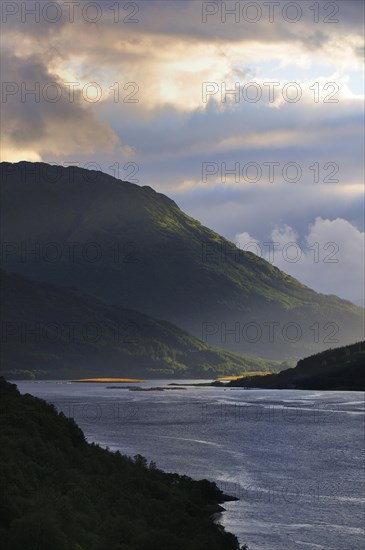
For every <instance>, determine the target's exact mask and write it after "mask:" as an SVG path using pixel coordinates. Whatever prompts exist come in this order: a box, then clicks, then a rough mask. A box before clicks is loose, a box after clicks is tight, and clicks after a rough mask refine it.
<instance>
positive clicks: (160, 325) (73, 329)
mask: <svg viewBox="0 0 365 550" xmlns="http://www.w3.org/2000/svg"><path fill="white" fill-rule="evenodd" d="M0 283H1V284H0V298H1V300H0V313H1V351H0V360H1V361H0V364H1V372H2V374H3V375H4V376H7V377H8V378H12V379H19V378H29V377H35V378H77V377H98V376H103V377H108V376H114V377H123V376H124V377H147V378H153V377H155V378H156V377H157V378H163V377H168V378H171V377H182V378H184V377H190V378H206V377H209V378H212V377H215V376H218V375H224V374H232V373H233V374H241V373H242V372H245V371H246V372H247V371H256V370H266V371H267V370H270V369H271V370H276V368H279V365H278V364H276V363H275V361H273V362H271V363H269V362H267V361H263V360H259V359H253V358H244V357H241V356H239V355H236V354H234V353H232V352H229V351H225V350H221V349H215V348H212V347H211V346H209V345H208V344H206V343H204V342H202V341H200V340H198V339H197V338H194V337H193V336H191V335H190V334H188V333H186V332H184V331H183V330H181V329H179V328H177V327H175V326H174V325H172V324H170V323H167V322H164V321H158V320H156V319H153V318H151V317H148V316H147V315H143V314H142V313H138V312H136V311H132V310H128V309H125V308H123V307H121V306H113V305H109V304H106V303H104V302H103V301H101V300H99V299H97V298H95V297H93V296H87V295H84V294H82V293H81V292H80V291H78V290H76V289H71V288H66V287H58V286H56V285H51V284H47V283H40V282H34V281H31V280H28V279H25V278H24V277H22V276H19V275H14V274H8V273H4V272H2V273H1V278H0Z"/></svg>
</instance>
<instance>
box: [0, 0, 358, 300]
mask: <svg viewBox="0 0 365 550" xmlns="http://www.w3.org/2000/svg"><path fill="white" fill-rule="evenodd" d="M364 5H365V4H364V3H363V2H362V1H361V0H345V1H337V2H327V1H319V2H313V1H311V0H310V1H307V0H301V1H300V2H279V1H276V2H275V1H272V2H269V1H255V2H249V1H241V2H237V1H226V2H222V1H220V0H218V1H216V2H200V1H198V0H177V1H175V0H160V1H155V0H146V1H141V0H139V1H136V2H127V1H120V2H119V1H114V0H112V1H109V0H106V1H105V0H103V1H99V2H89V1H83V0H78V1H66V0H58V1H54V2H47V1H40V2H33V1H31V0H28V1H27V2H7V1H3V2H2V3H1V10H2V13H1V18H2V39H1V46H2V73H1V76H2V103H1V114H2V127H3V131H2V140H1V160H2V161H10V162H17V161H20V160H29V161H44V162H49V163H56V164H62V165H64V166H68V165H70V164H74V165H77V166H80V167H84V168H88V169H97V170H102V171H103V172H107V173H109V174H113V175H116V176H117V177H119V178H121V179H123V180H128V181H132V182H134V183H136V184H137V185H149V186H151V187H153V188H154V189H156V190H157V191H159V192H162V193H165V194H166V195H168V196H169V197H171V198H172V199H174V200H175V202H176V203H177V204H178V205H179V206H180V208H182V209H183V210H184V211H185V212H186V213H188V214H189V215H191V216H192V217H194V218H196V219H198V220H200V221H201V222H202V223H203V224H205V225H207V226H208V227H210V228H212V229H214V230H215V231H216V232H218V233H220V234H221V235H223V236H224V237H226V238H228V239H229V240H231V241H232V242H235V243H237V245H238V246H240V248H242V249H243V250H250V251H251V252H255V253H256V254H258V255H260V256H262V257H264V258H265V259H267V260H268V261H270V262H271V263H274V265H276V266H278V267H279V268H280V269H282V270H283V271H285V272H286V273H289V274H290V275H293V276H294V277H296V278H298V279H299V280H300V281H301V282H303V283H304V284H306V285H308V286H310V287H311V288H314V289H315V290H317V291H318V292H323V293H325V294H337V295H338V296H341V297H343V298H346V299H349V300H351V301H353V302H354V303H356V304H358V305H364V291H363V287H364V276H363V270H364V253H363V248H364V202H363V191H364V190H363V181H364V173H363V165H364V134H363V129H364V82H363V70H364V67H363V63H364V57H363V36H364Z"/></svg>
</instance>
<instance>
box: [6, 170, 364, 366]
mask: <svg viewBox="0 0 365 550" xmlns="http://www.w3.org/2000/svg"><path fill="white" fill-rule="evenodd" d="M1 175H2V177H1V204H2V219H1V237H2V266H3V268H4V269H5V270H6V271H13V272H16V273H19V274H22V275H25V276H28V277H30V278H32V279H35V280H44V281H47V282H50V283H55V284H60V285H63V286H72V287H75V288H78V289H80V290H82V291H84V292H86V293H88V294H91V295H94V296H97V297H99V298H101V299H102V300H104V301H106V302H107V303H110V304H115V305H122V306H123V307H126V308H131V309H135V310H137V311H141V312H143V313H145V314H147V315H151V316H153V317H156V318H159V319H165V320H167V321H169V322H171V323H174V324H175V325H177V326H179V327H181V328H183V329H184V330H187V331H188V332H190V333H192V334H193V335H194V336H196V337H199V338H201V339H203V340H204V341H206V342H207V343H208V344H211V345H214V346H219V347H224V348H226V349H230V350H232V351H236V352H238V353H242V354H249V355H252V356H254V355H256V356H263V357H267V358H270V359H272V358H277V359H279V358H280V359H286V358H293V357H296V358H298V357H302V356H303V355H305V354H308V353H314V352H318V351H321V350H323V349H326V348H329V347H330V346H333V344H334V343H335V344H338V345H342V344H344V345H345V344H349V343H352V342H355V341H357V340H359V339H361V338H363V312H364V310H362V309H360V308H358V307H357V306H355V305H353V304H351V303H350V302H348V301H345V300H341V299H340V298H337V297H336V296H327V295H323V294H318V293H316V292H314V291H313V290H311V289H310V288H308V287H306V286H304V285H303V284H301V283H300V282H299V281H297V280H295V279H294V278H292V277H290V276H288V275H286V274H285V273H283V272H282V271H280V270H279V269H277V268H275V267H273V266H272V265H271V264H270V263H268V262H266V261H265V260H263V259H261V258H259V257H257V256H256V255H254V254H252V253H250V252H242V251H240V250H239V249H238V248H236V247H235V246H234V245H233V244H232V243H230V242H229V241H227V240H225V239H224V238H223V237H220V236H219V235H218V234H216V233H214V232H213V231H211V230H210V229H208V228H206V227H204V226H202V225H201V224H200V223H199V222H198V221H196V220H194V219H192V218H190V217H189V216H187V215H186V214H185V213H184V212H182V211H181V210H180V209H179V208H178V206H177V205H176V204H175V203H174V202H173V201H172V200H170V199H169V198H168V197H166V196H164V195H162V194H160V193H157V192H155V191H154V190H153V189H151V188H150V187H146V186H144V187H140V186H137V185H134V184H131V183H128V182H124V181H121V180H118V179H115V178H114V177H112V176H109V175H106V174H103V173H102V172H96V171H90V170H85V169H81V168H77V167H68V168H63V167H61V166H56V165H53V166H51V165H47V164H44V163H29V162H20V163H16V164H11V163H2V164H1ZM227 331H231V333H228V332H227ZM232 332H233V333H232Z"/></svg>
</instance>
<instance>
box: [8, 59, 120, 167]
mask: <svg viewBox="0 0 365 550" xmlns="http://www.w3.org/2000/svg"><path fill="white" fill-rule="evenodd" d="M2 72H3V84H2V85H3V88H2V90H3V104H2V116H3V127H4V134H3V143H2V148H3V155H4V151H5V152H6V151H8V152H9V154H10V155H11V154H12V153H11V151H14V150H17V151H18V154H19V153H20V152H24V153H25V154H26V153H28V156H27V158H26V159H25V160H34V158H38V159H39V158H40V157H44V156H46V155H51V156H54V155H57V156H58V155H59V153H60V151H62V154H63V155H69V154H70V153H72V154H74V155H77V154H80V153H84V154H88V155H92V154H94V153H95V152H97V151H104V150H107V151H108V150H109V151H110V150H114V149H116V148H117V147H118V145H120V139H119V137H118V136H117V135H116V133H115V132H114V131H113V130H112V129H111V127H110V126H109V125H107V124H105V123H103V122H101V121H100V120H99V119H98V117H97V116H96V115H95V112H94V111H93V110H92V108H91V107H90V105H88V103H87V102H86V101H85V100H84V98H83V96H82V94H81V91H79V90H77V89H75V92H74V94H73V95H72V94H71V92H70V88H69V87H67V86H65V85H64V83H63V82H62V80H60V78H59V76H58V75H57V74H56V73H52V72H50V71H49V70H48V68H47V66H46V64H45V63H44V60H43V59H42V58H40V57H38V56H35V55H33V56H23V57H17V56H14V55H12V54H11V53H10V52H9V51H5V52H4V54H3V67H2ZM31 90H33V91H35V93H31ZM54 100H56V101H54ZM13 155H14V153H13ZM4 160H8V159H6V158H5V157H4ZM22 160H24V158H23V159H22Z"/></svg>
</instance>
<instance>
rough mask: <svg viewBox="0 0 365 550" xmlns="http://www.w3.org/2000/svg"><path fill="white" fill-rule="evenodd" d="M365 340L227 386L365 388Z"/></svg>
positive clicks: (360, 389)
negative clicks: (274, 372)
mask: <svg viewBox="0 0 365 550" xmlns="http://www.w3.org/2000/svg"><path fill="white" fill-rule="evenodd" d="M364 365H365V342H358V343H356V344H352V345H350V346H343V347H341V348H335V349H330V350H327V351H323V352H322V353H317V354H316V355H312V356H310V357H306V358H305V359H302V360H301V361H298V364H297V366H296V367H295V368H294V369H286V370H283V371H282V372H280V373H278V374H268V375H267V376H252V377H245V378H239V379H237V380H232V381H231V382H229V383H228V385H229V386H243V387H247V388H270V389H275V388H277V389H302V390H342V391H346V390H348V391H365V371H364Z"/></svg>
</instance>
